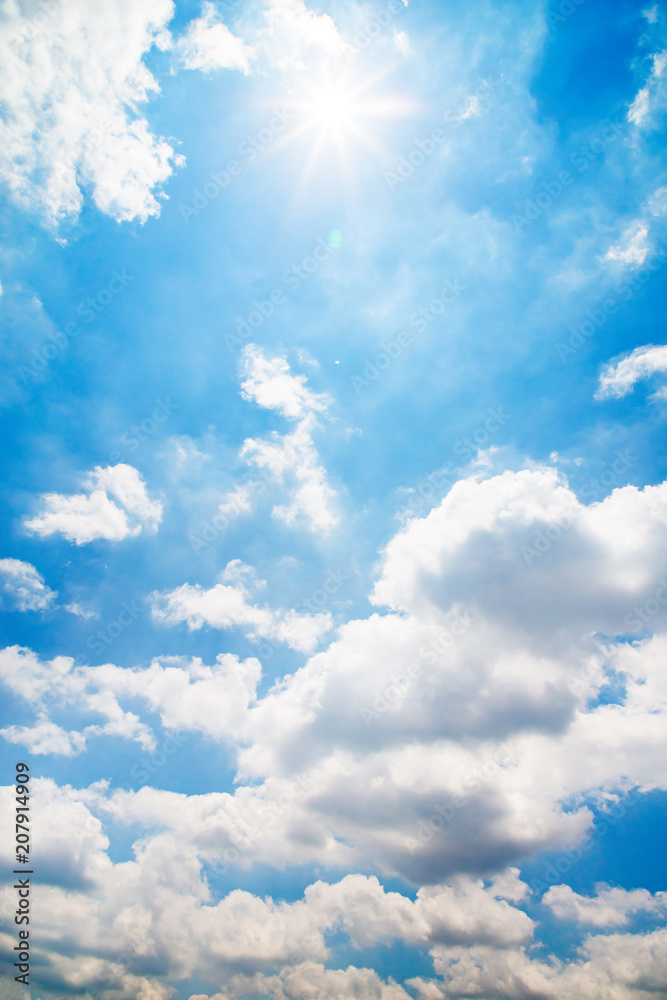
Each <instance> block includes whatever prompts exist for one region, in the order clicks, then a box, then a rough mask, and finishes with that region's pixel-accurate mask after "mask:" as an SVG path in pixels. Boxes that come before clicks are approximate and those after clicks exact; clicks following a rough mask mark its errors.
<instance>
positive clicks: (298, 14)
mask: <svg viewBox="0 0 667 1000" xmlns="http://www.w3.org/2000/svg"><path fill="white" fill-rule="evenodd" d="M249 30H250V31H251V38H252V45H253V48H255V49H256V50H257V52H258V54H259V55H260V56H263V57H264V58H265V59H266V60H267V61H268V62H269V63H270V64H272V65H275V66H276V67H277V68H278V69H279V70H280V71H281V72H284V73H287V72H293V71H294V70H302V69H305V68H306V66H318V65H320V64H321V63H320V61H321V59H322V57H323V56H324V55H327V56H330V57H341V56H342V55H343V54H344V52H345V43H344V42H343V39H342V38H341V37H340V35H339V33H338V29H337V27H336V25H335V23H334V21H333V19H332V18H331V17H330V16H329V15H328V14H316V13H315V12H314V11H312V10H309V9H308V7H307V6H306V4H305V3H304V2H303V0H269V2H268V3H267V4H266V5H265V7H264V9H263V12H262V16H261V19H260V21H259V22H256V23H255V24H254V25H253V26H252V28H250V29H249Z"/></svg>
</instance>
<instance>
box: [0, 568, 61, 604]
mask: <svg viewBox="0 0 667 1000" xmlns="http://www.w3.org/2000/svg"><path fill="white" fill-rule="evenodd" d="M0 585H1V586H2V593H3V595H4V599H5V600H6V601H7V603H8V604H9V606H10V607H14V608H16V610H17V611H46V609H47V608H50V607H51V605H52V604H53V602H54V601H55V599H56V597H57V596H58V594H57V591H55V590H51V589H50V587H47V586H46V584H45V583H44V577H43V576H42V575H41V574H40V573H38V572H37V570H36V569H35V567H34V566H32V565H31V564H30V563H26V562H21V560H20V559H0Z"/></svg>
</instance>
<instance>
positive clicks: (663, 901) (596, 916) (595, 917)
mask: <svg viewBox="0 0 667 1000" xmlns="http://www.w3.org/2000/svg"><path fill="white" fill-rule="evenodd" d="M595 891H596V895H595V896H580V895H579V893H577V892H575V891H574V890H573V889H572V888H571V887H570V886H569V885H553V886H551V888H550V889H549V891H548V892H546V893H545V895H544V896H543V897H542V902H543V903H544V904H545V905H546V906H548V907H550V908H551V910H552V911H553V912H554V914H555V915H556V916H557V917H559V918H560V919H561V920H569V921H571V922H574V923H579V924H592V925H593V926H594V927H623V926H625V925H626V924H627V923H628V922H629V920H630V917H631V916H633V915H634V914H636V913H648V914H651V913H652V914H656V915H657V916H661V915H663V914H664V913H665V912H667V893H666V892H657V893H656V894H655V895H654V896H653V895H651V893H650V892H649V891H648V889H632V890H630V891H628V890H627V889H618V888H611V887H610V886H608V885H604V884H599V885H596V887H595Z"/></svg>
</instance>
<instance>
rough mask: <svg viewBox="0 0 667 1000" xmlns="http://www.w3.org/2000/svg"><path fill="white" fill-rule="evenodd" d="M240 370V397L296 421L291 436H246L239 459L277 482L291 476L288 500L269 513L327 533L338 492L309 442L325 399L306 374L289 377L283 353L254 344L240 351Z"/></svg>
mask: <svg viewBox="0 0 667 1000" xmlns="http://www.w3.org/2000/svg"><path fill="white" fill-rule="evenodd" d="M243 371H244V374H245V375H246V378H245V380H244V381H243V382H242V384H241V395H242V396H243V398H244V399H247V400H254V401H255V402H256V403H257V405H258V406H261V407H263V408H264V409H271V410H277V411H278V412H279V413H282V414H283V415H284V416H285V417H287V418H288V419H292V420H297V421H298V423H297V426H296V428H295V430H294V431H292V433H291V434H284V435H280V434H278V433H277V432H275V431H274V432H273V433H272V434H271V437H270V439H269V440H268V441H267V440H264V439H262V438H247V439H246V440H245V441H244V443H243V447H242V449H241V457H242V458H243V459H244V460H245V461H246V462H248V463H249V464H251V465H255V466H257V467H258V468H260V469H266V470H267V471H268V472H269V473H270V474H271V475H272V476H273V477H274V478H275V479H277V480H278V481H279V482H283V481H284V480H285V478H286V477H289V479H290V480H291V489H290V503H287V504H277V505H276V506H275V507H274V508H273V511H272V513H273V516H274V517H276V518H278V519H279V520H281V521H284V523H285V524H287V525H290V526H291V525H294V524H296V523H297V522H298V521H299V520H300V519H302V518H303V519H305V521H306V523H307V525H308V527H309V529H310V530H311V531H314V532H322V533H328V532H330V531H331V530H332V529H333V528H334V527H335V526H336V525H337V524H338V522H339V517H338V515H337V514H336V512H335V509H334V508H335V502H336V499H337V494H336V491H335V490H334V489H332V488H331V486H329V483H328V482H327V473H326V469H325V468H324V467H323V466H322V465H320V464H319V456H318V453H317V449H316V447H315V444H314V442H313V432H314V430H315V428H316V426H317V424H316V417H315V414H316V413H317V412H322V411H324V410H326V408H327V407H328V405H329V402H330V400H329V399H328V397H327V396H324V395H321V394H317V393H313V392H311V391H310V389H308V388H307V384H306V378H305V376H303V375H292V374H291V373H290V369H289V365H288V364H287V360H286V359H285V358H284V357H274V358H267V357H266V356H265V355H264V353H263V352H262V351H261V350H260V349H259V348H257V347H256V346H255V345H254V344H249V345H248V346H247V347H246V348H245V350H244V352H243Z"/></svg>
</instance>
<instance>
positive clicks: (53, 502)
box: [24, 464, 162, 545]
mask: <svg viewBox="0 0 667 1000" xmlns="http://www.w3.org/2000/svg"><path fill="white" fill-rule="evenodd" d="M83 485H84V487H85V489H86V490H87V491H88V492H87V493H73V494H62V493H46V494H45V495H44V496H42V498H41V502H42V509H41V510H40V511H39V513H38V514H37V515H36V516H35V517H33V518H30V519H28V520H26V521H25V522H24V523H25V527H26V528H27V529H28V531H30V532H32V533H33V534H36V535H39V536H40V537H41V538H46V537H48V536H49V535H55V534H60V535H63V536H64V537H65V538H67V540H68V541H70V542H74V543H75V544H76V545H85V544H86V543H88V542H92V541H95V540H96V539H105V540H107V541H111V542H119V541H122V539H124V538H128V537H133V536H136V535H139V534H141V532H142V531H144V530H145V531H146V532H148V533H151V532H155V531H157V529H158V526H159V524H160V521H161V519H162V504H161V503H160V501H159V500H152V499H151V498H150V496H149V495H148V491H147V490H146V484H145V483H144V481H143V479H142V478H141V476H140V474H139V473H138V472H137V470H136V469H135V468H133V467H132V466H131V465H124V464H120V465H110V466H106V467H105V468H102V467H100V466H97V467H96V468H95V469H93V471H92V472H91V473H89V475H88V477H87V478H86V479H85V480H84V483H83Z"/></svg>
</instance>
